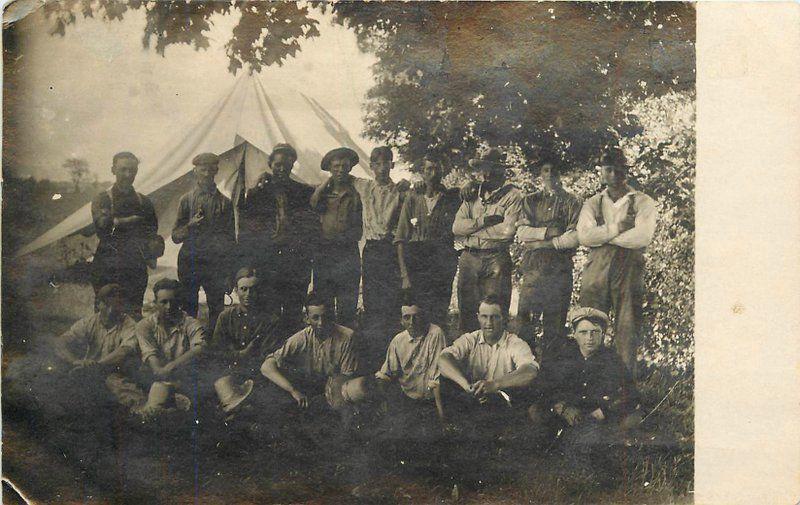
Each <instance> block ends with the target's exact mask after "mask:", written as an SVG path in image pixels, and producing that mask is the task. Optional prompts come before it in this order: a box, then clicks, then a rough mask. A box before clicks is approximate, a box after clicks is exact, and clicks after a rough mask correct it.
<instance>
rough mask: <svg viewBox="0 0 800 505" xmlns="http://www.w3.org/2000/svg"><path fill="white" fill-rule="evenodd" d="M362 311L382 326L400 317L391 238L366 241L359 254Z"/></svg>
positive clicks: (395, 263) (396, 273)
mask: <svg viewBox="0 0 800 505" xmlns="http://www.w3.org/2000/svg"><path fill="white" fill-rule="evenodd" d="M361 276H362V283H363V289H364V292H363V296H364V311H365V312H366V315H367V317H368V318H369V319H371V320H373V321H376V322H379V323H381V324H383V325H385V324H387V323H388V322H389V321H397V320H398V319H399V318H400V305H399V300H398V296H397V295H398V292H399V291H400V268H399V267H398V265H397V248H396V247H395V245H394V244H393V243H392V241H391V240H367V243H366V244H364V251H363V257H362V272H361Z"/></svg>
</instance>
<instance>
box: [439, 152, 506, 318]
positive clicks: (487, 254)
mask: <svg viewBox="0 0 800 505" xmlns="http://www.w3.org/2000/svg"><path fill="white" fill-rule="evenodd" d="M469 165H470V167H472V168H473V169H474V170H476V171H477V172H478V181H477V185H478V191H477V196H476V197H474V198H473V199H471V200H467V201H464V202H463V203H462V204H461V207H459V209H458V212H457V213H456V217H455V221H454V222H453V234H454V235H456V237H457V238H459V237H460V238H461V239H462V243H463V244H464V249H463V251H462V253H461V257H460V258H459V262H458V310H459V314H460V328H461V331H462V332H469V331H474V330H476V329H477V328H478V320H477V313H478V306H479V304H480V300H481V299H483V298H484V297H486V296H487V295H490V294H495V295H497V296H498V297H499V298H500V300H501V303H502V304H503V307H504V308H505V310H506V311H507V310H508V307H509V305H510V302H511V270H512V263H511V256H510V254H509V250H508V248H509V246H510V245H511V243H512V242H513V241H514V234H515V233H516V231H517V221H518V219H519V216H520V212H521V211H522V195H521V193H520V192H519V190H518V189H517V188H516V187H514V186H513V185H511V184H506V183H505V182H506V169H507V168H508V164H507V163H506V161H505V156H504V155H503V153H502V152H501V151H500V150H499V149H489V150H488V151H486V152H485V153H483V154H482V155H481V156H480V157H478V158H475V159H472V160H470V162H469Z"/></svg>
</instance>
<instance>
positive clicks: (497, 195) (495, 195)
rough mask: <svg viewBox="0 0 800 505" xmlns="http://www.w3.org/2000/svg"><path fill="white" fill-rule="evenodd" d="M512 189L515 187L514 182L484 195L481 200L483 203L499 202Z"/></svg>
mask: <svg viewBox="0 0 800 505" xmlns="http://www.w3.org/2000/svg"><path fill="white" fill-rule="evenodd" d="M512 189H514V186H513V185H512V184H505V185H503V186H500V187H499V188H497V189H495V190H494V191H492V192H490V193H488V194H486V196H482V197H481V201H482V202H483V203H497V202H498V201H500V199H501V198H503V197H504V196H505V195H506V194H507V193H508V192H509V191H511V190H512Z"/></svg>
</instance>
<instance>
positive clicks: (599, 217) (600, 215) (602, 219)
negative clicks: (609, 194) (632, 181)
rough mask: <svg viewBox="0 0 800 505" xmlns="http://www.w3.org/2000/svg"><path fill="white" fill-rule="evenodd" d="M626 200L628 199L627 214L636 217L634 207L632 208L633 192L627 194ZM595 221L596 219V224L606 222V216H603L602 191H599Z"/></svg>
mask: <svg viewBox="0 0 800 505" xmlns="http://www.w3.org/2000/svg"><path fill="white" fill-rule="evenodd" d="M628 200H629V203H628V216H630V217H634V218H635V217H636V209H634V208H633V203H634V201H635V198H634V195H633V194H630V195H628ZM595 221H597V226H603V225H604V224H606V218H605V217H603V193H600V207H599V209H598V212H597V217H596V218H595Z"/></svg>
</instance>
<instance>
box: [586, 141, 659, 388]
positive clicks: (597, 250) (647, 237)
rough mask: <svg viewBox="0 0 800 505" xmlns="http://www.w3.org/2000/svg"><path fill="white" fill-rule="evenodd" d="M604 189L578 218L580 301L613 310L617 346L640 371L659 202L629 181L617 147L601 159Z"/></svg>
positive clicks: (588, 202) (623, 157) (625, 358)
mask: <svg viewBox="0 0 800 505" xmlns="http://www.w3.org/2000/svg"><path fill="white" fill-rule="evenodd" d="M599 168H600V176H601V179H602V182H603V183H604V184H605V185H606V189H604V190H603V191H601V192H600V193H598V194H596V195H594V196H593V197H591V198H589V199H588V200H586V202H585V203H584V204H583V208H582V209H581V213H580V217H579V218H578V225H577V230H578V240H579V242H580V244H581V245H583V246H586V247H588V248H589V259H588V261H587V263H586V267H585V268H584V270H583V275H582V278H581V293H580V304H581V305H582V306H584V307H594V308H596V309H599V310H601V311H603V312H608V310H609V309H613V311H614V346H615V347H616V349H617V352H618V353H619V355H620V356H621V357H622V360H623V361H624V362H625V364H626V365H627V366H628V368H629V369H630V370H631V373H633V374H634V377H635V376H636V354H637V350H638V347H639V328H640V326H641V319H642V301H643V298H644V267H645V265H644V249H645V247H647V246H648V244H650V242H651V241H652V240H653V235H654V233H655V230H656V223H657V220H658V212H657V211H656V205H655V201H653V199H652V198H650V197H649V196H647V195H646V194H644V193H642V192H641V191H637V190H635V189H633V188H632V187H631V186H629V185H628V183H627V176H628V164H627V161H626V159H625V155H624V153H623V152H622V150H621V149H619V148H617V147H612V148H608V149H607V150H606V151H605V152H604V153H603V154H602V156H601V158H600V162H599Z"/></svg>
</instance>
